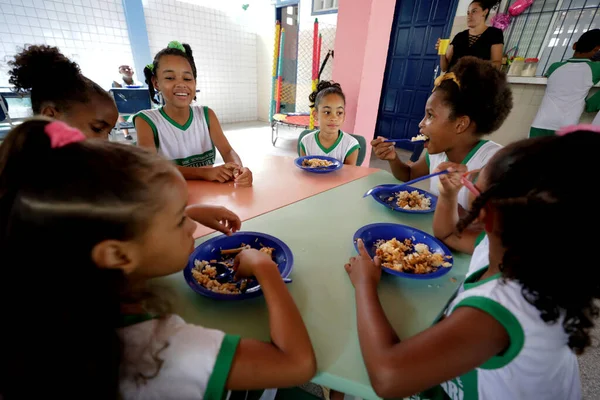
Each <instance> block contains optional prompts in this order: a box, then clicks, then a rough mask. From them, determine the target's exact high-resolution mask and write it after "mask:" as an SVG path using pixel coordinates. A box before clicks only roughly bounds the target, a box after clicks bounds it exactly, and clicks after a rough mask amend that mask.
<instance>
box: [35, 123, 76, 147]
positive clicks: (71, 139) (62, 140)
mask: <svg viewBox="0 0 600 400" xmlns="http://www.w3.org/2000/svg"><path fill="white" fill-rule="evenodd" d="M44 132H46V135H48V137H49V138H50V147H51V148H53V149H56V148H59V147H63V146H66V145H68V144H71V143H76V142H81V141H82V140H85V136H84V135H83V133H81V132H79V131H78V130H77V129H75V128H71V127H70V126H69V125H67V124H65V123H64V122H60V121H54V122H50V123H49V124H48V125H46V127H45V128H44Z"/></svg>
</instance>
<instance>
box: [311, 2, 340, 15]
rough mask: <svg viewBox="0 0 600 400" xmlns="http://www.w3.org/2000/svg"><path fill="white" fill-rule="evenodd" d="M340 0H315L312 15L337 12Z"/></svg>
mask: <svg viewBox="0 0 600 400" xmlns="http://www.w3.org/2000/svg"><path fill="white" fill-rule="evenodd" d="M337 9H338V0H313V8H312V15H318V14H331V13H336V12H337Z"/></svg>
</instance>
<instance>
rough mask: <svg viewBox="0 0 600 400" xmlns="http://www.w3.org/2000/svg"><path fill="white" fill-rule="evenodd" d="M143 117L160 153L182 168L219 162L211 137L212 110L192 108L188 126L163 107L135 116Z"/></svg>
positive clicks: (199, 107)
mask: <svg viewBox="0 0 600 400" xmlns="http://www.w3.org/2000/svg"><path fill="white" fill-rule="evenodd" d="M136 118H142V119H143V120H144V121H146V122H147V123H148V125H150V128H152V133H153V134H154V145H155V146H156V149H157V150H158V154H160V155H162V156H163V157H165V158H167V159H169V160H172V161H173V162H174V163H175V164H177V165H179V166H181V167H205V166H208V165H213V164H214V163H215V146H214V145H213V142H212V139H211V138H210V125H209V118H208V107H202V106H191V107H190V117H189V119H188V120H187V122H186V123H185V124H184V125H180V124H178V123H177V122H175V121H174V120H173V119H172V118H171V117H169V116H168V115H167V113H165V111H164V109H163V108H159V109H157V110H144V111H140V112H139V113H137V114H136V115H135V116H134V117H133V121H134V123H135V119H136Z"/></svg>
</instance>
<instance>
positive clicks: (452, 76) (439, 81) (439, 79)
mask: <svg viewBox="0 0 600 400" xmlns="http://www.w3.org/2000/svg"><path fill="white" fill-rule="evenodd" d="M447 80H451V81H453V82H454V83H456V86H458V88H459V89H460V82H459V81H458V78H457V77H456V75H455V74H454V72H447V73H445V74H444V75H440V76H438V77H437V78H435V82H434V83H433V90H432V92H433V91H435V88H437V87H438V86H440V85H441V84H442V82H444V81H447Z"/></svg>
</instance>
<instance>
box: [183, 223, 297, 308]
mask: <svg viewBox="0 0 600 400" xmlns="http://www.w3.org/2000/svg"><path fill="white" fill-rule="evenodd" d="M242 243H243V244H245V245H250V246H251V247H252V248H255V249H260V248H261V247H262V245H264V246H267V247H273V248H274V249H275V250H274V251H273V260H274V261H275V262H276V263H277V267H278V269H279V272H280V273H281V276H282V277H283V278H287V277H288V276H289V275H290V273H291V272H292V268H293V267H294V256H293V254H292V251H291V250H290V248H289V247H288V245H287V244H285V243H284V242H282V241H281V240H279V239H277V238H276V237H273V236H271V235H267V234H265V233H259V232H236V233H234V234H232V235H231V236H225V235H221V236H216V237H214V238H212V239H209V240H207V241H206V242H204V243H202V244H201V245H200V246H198V247H196V249H195V250H194V252H193V253H192V255H191V256H190V258H189V261H188V264H187V266H186V267H185V269H184V270H183V276H184V278H185V280H186V282H187V284H188V285H189V286H190V288H192V290H193V291H195V292H196V293H199V294H201V295H203V296H206V297H211V298H213V299H218V300H245V299H250V298H254V297H259V296H262V290H260V289H259V290H257V291H256V292H253V293H240V294H224V293H216V292H213V291H212V290H209V289H206V288H205V287H204V286H202V285H200V284H199V283H198V282H196V280H195V279H194V277H193V276H192V269H193V268H194V260H200V261H202V260H206V261H210V260H217V261H221V259H222V258H221V250H222V249H235V248H237V247H241V246H242ZM257 283H258V282H256V281H254V283H252V284H250V285H249V286H248V289H249V288H251V287H253V286H255V285H256V284H257Z"/></svg>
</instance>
